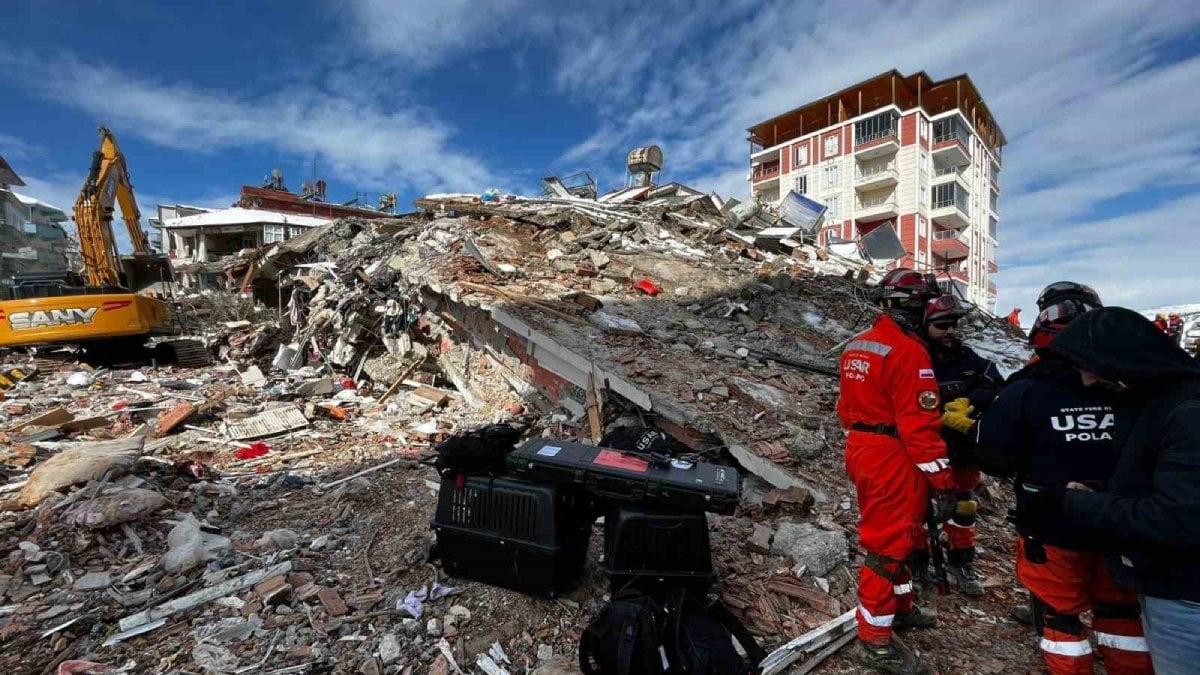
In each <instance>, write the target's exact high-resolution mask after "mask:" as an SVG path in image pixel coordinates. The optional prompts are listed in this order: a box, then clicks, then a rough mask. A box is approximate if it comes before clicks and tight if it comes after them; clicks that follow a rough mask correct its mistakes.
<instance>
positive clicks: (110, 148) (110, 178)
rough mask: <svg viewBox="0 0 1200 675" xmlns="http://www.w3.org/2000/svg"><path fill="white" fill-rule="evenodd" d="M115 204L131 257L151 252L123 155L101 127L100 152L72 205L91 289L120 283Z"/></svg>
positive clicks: (110, 134) (113, 138) (95, 157)
mask: <svg viewBox="0 0 1200 675" xmlns="http://www.w3.org/2000/svg"><path fill="white" fill-rule="evenodd" d="M114 204H115V205H119V206H120V208H121V217H122V218H123V219H124V220H125V226H126V228H127V229H128V230H129V239H130V241H131V242H132V243H133V252H134V254H135V255H136V254H148V253H150V242H149V241H148V240H147V238H146V233H145V232H143V231H142V226H141V213H140V212H139V211H138V207H137V200H136V199H134V196H133V184H132V183H131V182H130V181H129V171H128V169H127V168H126V166H125V156H124V155H123V154H121V150H120V148H118V147H117V139H116V138H115V137H114V136H113V134H112V132H111V131H109V129H108V127H100V149H99V150H97V151H96V152H95V153H94V154H93V155H92V168H91V170H90V171H89V172H88V177H87V180H85V181H84V183H83V189H82V190H80V192H79V199H78V200H76V202H75V226H76V229H77V230H78V233H79V246H80V249H81V252H82V254H83V267H84V272H85V273H86V274H87V279H88V283H89V284H91V285H93V286H117V285H119V284H120V270H121V265H120V261H121V258H120V253H119V251H118V250H117V242H116V237H115V235H114V233H113V228H112V217H113V208H114Z"/></svg>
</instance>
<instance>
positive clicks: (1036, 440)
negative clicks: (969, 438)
mask: <svg viewBox="0 0 1200 675" xmlns="http://www.w3.org/2000/svg"><path fill="white" fill-rule="evenodd" d="M1130 418H1131V415H1130V413H1129V412H1128V411H1127V410H1125V409H1123V408H1122V407H1120V406H1119V405H1118V401H1117V397H1116V396H1115V395H1114V394H1113V393H1111V392H1108V391H1106V390H1102V389H1095V388H1089V387H1084V386H1083V381H1082V380H1081V379H1080V377H1079V372H1078V371H1076V370H1075V369H1074V368H1071V367H1070V366H1068V365H1066V364H1064V363H1062V362H1061V361H1058V360H1054V359H1039V360H1038V361H1036V362H1035V363H1033V364H1032V365H1029V366H1026V367H1025V368H1023V369H1022V370H1020V371H1019V372H1017V373H1015V374H1014V375H1013V376H1012V378H1011V379H1010V380H1009V383H1008V384H1007V385H1005V387H1004V389H1003V390H1001V392H1000V395H999V396H998V397H997V398H996V400H995V401H993V402H992V405H991V407H990V408H988V411H987V413H986V414H984V415H983V417H982V418H981V419H980V421H979V422H978V423H977V424H976V425H975V429H974V431H975V445H976V447H975V459H976V461H977V462H978V464H979V467H980V468H981V469H983V470H984V471H985V472H987V473H989V474H992V475H994V476H1000V477H1005V478H1007V477H1010V476H1014V477H1015V478H1016V480H1017V482H1018V483H1020V482H1029V483H1035V484H1038V485H1054V486H1060V487H1061V486H1065V485H1066V484H1067V483H1068V482H1070V481H1078V482H1081V483H1087V484H1090V485H1094V486H1096V487H1099V486H1101V485H1103V484H1104V482H1105V481H1107V480H1108V479H1109V477H1110V476H1112V473H1113V471H1114V470H1115V468H1116V465H1117V457H1118V450H1117V446H1116V442H1115V440H1116V438H1117V437H1118V434H1120V433H1121V432H1122V431H1123V429H1124V428H1126V427H1127V426H1128V423H1129V421H1130ZM1017 495H1018V500H1017V505H1016V507H1017V510H1018V511H1022V510H1024V509H1028V508H1031V505H1030V504H1028V503H1027V502H1026V501H1025V500H1022V499H1021V493H1020V492H1019V491H1018V493H1017ZM1021 534H1024V535H1029V534H1032V533H1030V532H1021ZM1037 534H1038V535H1039V537H1040V538H1041V539H1042V541H1043V542H1044V543H1047V544H1050V545H1052V546H1058V547H1062V548H1070V549H1076V550H1100V548H1101V547H1102V545H1103V541H1102V540H1098V539H1097V538H1095V537H1094V536H1092V535H1091V533H1089V532H1088V531H1087V530H1086V529H1084V528H1080V527H1079V526H1078V525H1077V524H1075V523H1074V522H1073V521H1071V520H1069V519H1068V518H1066V517H1065V516H1062V515H1059V516H1057V517H1055V516H1050V517H1047V518H1046V519H1045V523H1044V525H1043V529H1042V530H1040V531H1039V532H1038V533H1037Z"/></svg>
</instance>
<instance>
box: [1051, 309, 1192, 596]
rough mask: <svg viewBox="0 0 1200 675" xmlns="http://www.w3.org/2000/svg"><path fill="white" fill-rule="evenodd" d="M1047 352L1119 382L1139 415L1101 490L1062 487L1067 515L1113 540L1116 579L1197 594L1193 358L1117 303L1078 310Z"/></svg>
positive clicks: (1147, 590) (1148, 591) (1142, 588)
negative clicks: (1078, 314)
mask: <svg viewBox="0 0 1200 675" xmlns="http://www.w3.org/2000/svg"><path fill="white" fill-rule="evenodd" d="M1046 352H1047V353H1050V354H1055V355H1058V356H1059V357H1061V358H1064V359H1066V360H1068V361H1069V362H1071V363H1073V364H1074V365H1076V366H1077V367H1079V368H1082V369H1085V370H1088V371H1090V372H1092V373H1095V374H1096V375H1099V376H1100V377H1102V378H1104V379H1106V380H1109V381H1111V382H1119V383H1122V384H1124V385H1125V386H1127V387H1128V388H1129V395H1130V397H1131V398H1133V399H1134V400H1135V401H1136V407H1137V413H1138V414H1137V418H1136V420H1135V421H1134V423H1133V426H1132V427H1131V428H1130V430H1129V433H1128V434H1126V435H1125V436H1123V438H1122V439H1121V442H1120V451H1121V456H1120V462H1119V464H1118V466H1117V470H1116V472H1115V473H1114V474H1113V477H1112V479H1111V480H1110V481H1109V482H1108V484H1107V485H1106V486H1105V488H1104V491H1103V492H1085V491H1081V490H1068V491H1067V493H1066V495H1065V496H1064V498H1063V508H1064V510H1065V512H1066V514H1067V515H1068V516H1069V517H1070V518H1072V519H1073V520H1075V521H1076V522H1078V523H1080V524H1081V525H1084V526H1087V527H1089V528H1091V529H1093V530H1094V531H1096V532H1098V533H1100V534H1101V535H1103V536H1105V537H1107V538H1108V539H1109V540H1110V541H1111V542H1112V544H1111V545H1110V549H1109V550H1110V552H1111V553H1112V555H1110V556H1109V569H1110V570H1111V571H1112V574H1113V578H1114V579H1115V580H1116V582H1117V583H1118V584H1120V585H1121V586H1124V587H1126V588H1128V589H1130V590H1133V591H1135V592H1137V593H1141V594H1144V595H1150V596H1154V597H1161V598H1168V599H1184V600H1191V601H1194V602H1200V364H1197V362H1196V361H1195V360H1194V359H1192V358H1191V357H1189V356H1188V355H1187V354H1186V353H1185V352H1184V351H1183V350H1182V349H1180V348H1179V346H1178V345H1176V344H1175V342H1174V341H1173V340H1171V338H1169V337H1167V336H1166V335H1163V334H1162V332H1161V331H1158V330H1157V329H1155V328H1154V325H1153V324H1151V323H1150V322H1149V321H1147V320H1146V319H1145V318H1143V317H1142V316H1141V315H1139V314H1137V313H1136V312H1132V311H1130V310H1127V309H1122V308H1119V307H1106V308H1102V309H1098V310H1093V311H1091V312H1088V313H1087V314H1084V315H1083V316H1081V317H1079V318H1078V319H1076V320H1075V321H1073V322H1072V323H1071V325H1069V326H1068V327H1067V328H1066V329H1065V330H1064V331H1063V332H1062V333H1061V334H1060V335H1059V336H1058V338H1057V339H1055V340H1054V342H1053V343H1051V345H1050V346H1049V347H1048V348H1047V349H1046Z"/></svg>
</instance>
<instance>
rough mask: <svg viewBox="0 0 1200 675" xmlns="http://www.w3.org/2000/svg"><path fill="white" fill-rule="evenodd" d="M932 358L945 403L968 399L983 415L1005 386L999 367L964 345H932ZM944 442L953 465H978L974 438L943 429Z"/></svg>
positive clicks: (939, 391) (930, 351)
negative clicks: (974, 454) (974, 449)
mask: <svg viewBox="0 0 1200 675" xmlns="http://www.w3.org/2000/svg"><path fill="white" fill-rule="evenodd" d="M929 358H930V361H931V362H932V363H933V374H934V377H936V378H937V383H938V393H939V394H940V395H941V398H942V403H943V404H945V403H948V402H950V401H953V400H955V399H958V398H965V399H968V400H969V401H971V405H973V406H975V411H976V414H982V413H984V412H985V411H986V410H987V408H988V406H990V405H991V403H992V400H993V399H995V398H996V394H998V393H1000V387H1002V386H1003V385H1004V376H1003V375H1001V374H1000V369H999V368H997V367H996V364H994V363H992V362H991V361H989V360H987V359H985V358H983V357H982V356H980V355H979V354H976V353H975V351H974V350H972V349H971V348H970V347H967V346H966V345H963V344H962V343H958V344H957V345H956V346H954V347H946V346H943V345H931V346H930V347H929ZM942 440H944V441H945V442H946V454H947V456H948V457H949V458H950V464H951V465H953V466H955V467H970V466H975V460H974V459H973V450H972V448H973V445H974V444H973V443H972V442H971V440H970V438H968V437H967V436H964V435H963V434H961V433H959V432H957V431H954V430H953V429H945V428H943V429H942Z"/></svg>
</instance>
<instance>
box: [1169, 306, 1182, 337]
mask: <svg viewBox="0 0 1200 675" xmlns="http://www.w3.org/2000/svg"><path fill="white" fill-rule="evenodd" d="M1182 334H1183V317H1182V316H1179V315H1178V314H1175V313H1171V314H1169V315H1167V335H1169V336H1170V337H1171V338H1172V339H1174V340H1175V342H1179V338H1180V337H1181V336H1182Z"/></svg>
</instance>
